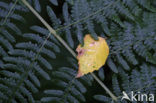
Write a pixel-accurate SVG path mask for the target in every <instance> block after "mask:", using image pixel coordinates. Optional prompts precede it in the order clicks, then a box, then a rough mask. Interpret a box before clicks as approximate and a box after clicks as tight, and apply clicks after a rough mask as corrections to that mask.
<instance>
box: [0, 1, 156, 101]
mask: <svg viewBox="0 0 156 103" xmlns="http://www.w3.org/2000/svg"><path fill="white" fill-rule="evenodd" d="M28 2H29V3H30V4H31V6H32V7H33V8H34V9H35V10H36V11H38V12H39V13H40V14H41V16H42V17H43V18H46V21H48V23H49V24H50V25H51V26H52V27H53V28H54V29H55V30H56V31H57V33H58V34H59V35H60V36H61V37H62V38H63V39H64V40H65V41H66V42H67V44H68V45H69V46H70V47H71V48H72V49H74V50H75V48H76V47H77V45H78V44H79V43H81V44H83V37H84V35H85V34H87V33H89V34H90V35H91V36H92V37H93V38H94V39H95V40H97V36H102V37H105V38H107V39H106V40H107V42H108V44H109V47H110V55H109V58H108V60H107V63H106V65H105V66H104V67H101V69H100V70H99V71H96V73H97V75H98V77H99V78H100V79H101V81H103V83H107V81H108V82H109V84H107V86H108V88H109V89H110V90H112V91H113V93H114V94H115V95H116V96H117V97H118V103H121V101H120V100H121V96H122V91H126V92H127V93H128V92H130V91H136V92H137V91H141V92H145V93H155V91H156V84H155V82H156V81H155V77H156V28H155V27H156V8H155V6H156V2H155V1H154V0H65V1H59V0H49V1H44V0H28ZM44 7H46V9H44ZM57 7H58V8H59V9H60V8H61V9H62V10H60V11H57V10H56V8H57ZM43 10H44V11H43ZM26 14H27V15H26ZM33 17H35V16H34V15H33V14H32V13H31V12H30V11H29V10H28V8H27V7H26V6H25V5H24V4H23V3H22V1H18V2H17V0H14V1H6V0H2V1H0V58H1V59H0V102H2V103H41V102H49V103H90V101H92V102H94V101H95V102H96V103H98V102H100V101H101V102H106V103H110V102H113V100H112V98H110V97H109V95H108V94H107V93H105V91H104V90H101V88H100V85H98V84H96V82H95V81H94V80H93V77H92V76H91V75H89V74H88V75H86V76H84V77H81V78H79V79H76V78H75V75H76V73H77V68H78V65H77V61H76V60H75V59H74V58H73V57H72V56H71V55H70V54H69V53H68V52H67V51H66V50H65V48H64V47H63V45H62V44H60V42H59V41H58V40H57V39H56V38H55V37H54V36H53V35H50V37H49V38H48V39H47V37H48V35H49V31H48V30H47V29H46V28H45V27H43V26H42V25H41V24H40V23H39V20H37V24H36V22H35V19H36V18H33ZM28 18H30V19H28ZM33 21H34V22H33ZM43 45H44V46H43ZM108 73H109V74H108ZM95 84H96V86H94V85H95ZM149 84H150V85H149ZM99 89H100V90H99ZM101 91H102V92H101ZM122 102H123V103H128V102H127V101H122Z"/></svg>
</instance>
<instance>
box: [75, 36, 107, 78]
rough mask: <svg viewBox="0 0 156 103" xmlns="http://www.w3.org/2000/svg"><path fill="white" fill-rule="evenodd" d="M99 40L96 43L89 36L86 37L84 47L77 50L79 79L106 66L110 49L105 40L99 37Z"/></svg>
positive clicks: (79, 46)
mask: <svg viewBox="0 0 156 103" xmlns="http://www.w3.org/2000/svg"><path fill="white" fill-rule="evenodd" d="M98 39H99V40H97V41H96V40H94V39H93V38H92V37H91V36H90V35H89V34H87V35H86V36H85V37H84V45H83V46H82V45H78V47H77V49H76V51H77V52H78V56H77V59H78V64H79V70H78V74H77V76H76V77H77V78H78V77H81V76H83V75H84V74H87V73H91V72H93V71H94V70H99V69H100V67H101V66H103V65H104V64H105V62H106V59H107V57H108V54H109V47H108V45H107V42H106V40H105V39H104V38H102V37H98Z"/></svg>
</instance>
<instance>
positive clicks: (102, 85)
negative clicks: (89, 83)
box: [91, 73, 117, 101]
mask: <svg viewBox="0 0 156 103" xmlns="http://www.w3.org/2000/svg"><path fill="white" fill-rule="evenodd" d="M91 75H92V76H93V77H94V79H95V80H96V81H97V82H98V83H99V84H100V85H101V87H102V88H104V89H105V91H106V92H107V93H108V94H109V95H110V96H111V97H112V99H113V100H114V101H117V97H116V96H115V95H114V94H113V93H112V92H111V91H110V90H109V89H108V88H107V87H106V85H105V84H103V83H102V81H101V80H100V79H99V78H98V77H97V76H96V75H95V74H94V73H91Z"/></svg>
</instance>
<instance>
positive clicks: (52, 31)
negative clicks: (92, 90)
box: [22, 0, 117, 101]
mask: <svg viewBox="0 0 156 103" xmlns="http://www.w3.org/2000/svg"><path fill="white" fill-rule="evenodd" d="M22 2H23V3H24V4H25V5H26V6H27V7H28V8H29V9H30V10H31V12H32V13H33V14H34V15H35V16H36V17H37V18H38V19H39V20H40V21H41V22H42V23H43V24H44V26H45V27H46V28H47V29H48V30H49V31H50V33H51V34H53V35H54V36H55V37H56V38H57V39H58V40H59V41H60V42H61V43H62V44H63V45H64V46H65V48H66V49H67V50H68V51H69V52H70V53H71V54H72V55H73V56H74V57H75V58H76V53H75V52H74V51H73V50H72V49H71V48H70V47H69V46H68V44H67V43H66V42H65V41H64V40H63V39H62V38H61V37H60V36H59V35H57V33H56V31H55V30H54V29H53V28H52V27H51V26H50V25H49V24H48V23H47V22H46V21H45V20H44V19H43V18H42V17H41V16H40V15H39V14H38V13H37V12H36V11H35V10H34V9H33V8H32V7H31V5H29V3H28V2H27V1H26V0H22ZM92 76H93V78H94V79H95V80H96V81H97V82H98V83H99V84H100V85H101V86H102V88H103V89H104V90H105V91H106V92H107V93H108V94H109V95H110V96H111V97H112V99H113V100H115V101H116V100H117V98H116V96H115V95H114V94H113V93H112V92H111V91H110V90H109V89H108V88H107V87H106V86H105V84H104V83H102V81H100V79H98V77H97V76H96V75H94V74H93V73H92Z"/></svg>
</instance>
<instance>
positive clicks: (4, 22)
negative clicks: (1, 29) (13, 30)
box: [1, 0, 18, 26]
mask: <svg viewBox="0 0 156 103" xmlns="http://www.w3.org/2000/svg"><path fill="white" fill-rule="evenodd" d="M17 1H18V0H16V1H15V2H14V4H13V6H12V7H11V8H10V10H9V12H8V14H7V15H6V17H5V19H4V21H3V23H2V25H1V26H3V25H5V24H6V21H7V19H8V17H9V16H10V14H11V12H12V10H13V9H14V8H15V6H16V4H17Z"/></svg>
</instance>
